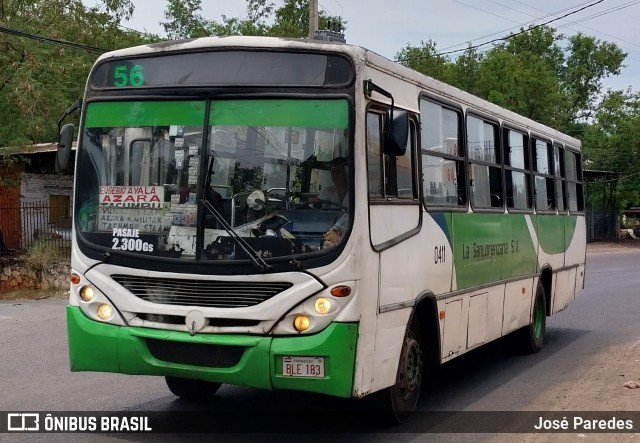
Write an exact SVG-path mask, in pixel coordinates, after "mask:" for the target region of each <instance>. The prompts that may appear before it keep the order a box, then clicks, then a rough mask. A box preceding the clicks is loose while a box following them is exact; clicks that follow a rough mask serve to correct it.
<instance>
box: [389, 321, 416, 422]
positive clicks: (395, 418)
mask: <svg viewBox="0 0 640 443" xmlns="http://www.w3.org/2000/svg"><path fill="white" fill-rule="evenodd" d="M423 369H424V362H423V358H422V336H421V331H420V324H419V323H418V320H417V319H415V318H414V319H413V320H412V322H411V325H410V326H409V329H408V330H407V333H406V335H405V337H404V343H403V344H402V351H401V353H400V362H399V364H398V374H397V376H396V384H395V385H393V386H391V387H390V388H388V389H387V392H386V393H385V396H386V397H387V400H386V407H387V412H388V417H389V418H390V419H391V421H392V422H395V423H402V422H404V421H405V420H406V419H407V418H409V417H410V416H411V414H412V413H413V411H414V410H415V409H416V405H417V403H418V397H419V396H420V388H421V387H422V377H423Z"/></svg>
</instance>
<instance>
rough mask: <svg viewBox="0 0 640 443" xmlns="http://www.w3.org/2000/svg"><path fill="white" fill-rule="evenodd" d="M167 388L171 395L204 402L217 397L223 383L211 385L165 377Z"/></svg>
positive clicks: (198, 381) (205, 382)
mask: <svg viewBox="0 0 640 443" xmlns="http://www.w3.org/2000/svg"><path fill="white" fill-rule="evenodd" d="M165 381H166V382H167V387H168V388H169V390H170V391H171V393H172V394H173V395H175V396H177V397H180V398H183V399H185V400H192V401H202V400H207V399H209V398H211V397H213V396H214V395H215V393H216V392H218V389H220V386H222V384H221V383H211V382H207V381H203V380H192V379H189V378H180V377H165Z"/></svg>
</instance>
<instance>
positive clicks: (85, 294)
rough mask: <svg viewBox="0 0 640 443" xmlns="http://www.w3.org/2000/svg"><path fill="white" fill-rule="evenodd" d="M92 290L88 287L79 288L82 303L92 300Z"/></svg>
mask: <svg viewBox="0 0 640 443" xmlns="http://www.w3.org/2000/svg"><path fill="white" fill-rule="evenodd" d="M93 295H94V294H93V288H92V287H91V286H89V285H87V286H83V287H82V288H80V298H81V299H82V301H86V302H89V301H91V300H93Z"/></svg>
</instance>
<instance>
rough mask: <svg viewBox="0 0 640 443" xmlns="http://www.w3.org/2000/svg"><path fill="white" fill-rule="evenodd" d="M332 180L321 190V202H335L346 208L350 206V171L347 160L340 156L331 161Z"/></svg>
mask: <svg viewBox="0 0 640 443" xmlns="http://www.w3.org/2000/svg"><path fill="white" fill-rule="evenodd" d="M331 163H332V164H331V182H332V184H331V185H329V186H327V187H326V188H325V189H323V190H321V191H320V196H319V199H320V202H322V201H329V202H334V203H335V204H337V205H338V206H341V207H343V208H344V209H348V208H349V172H348V169H347V160H346V158H344V157H338V158H336V159H335V160H333V161H332V162H331Z"/></svg>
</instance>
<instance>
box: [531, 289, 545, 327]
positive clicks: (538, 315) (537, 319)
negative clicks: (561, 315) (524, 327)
mask: <svg viewBox="0 0 640 443" xmlns="http://www.w3.org/2000/svg"><path fill="white" fill-rule="evenodd" d="M543 316H544V313H543V312H542V303H540V298H539V297H538V298H536V305H535V306H534V308H533V333H534V334H535V336H536V337H540V336H541V335H542V321H543V318H544V317H543Z"/></svg>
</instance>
